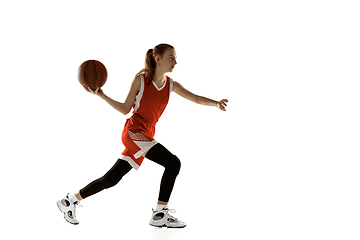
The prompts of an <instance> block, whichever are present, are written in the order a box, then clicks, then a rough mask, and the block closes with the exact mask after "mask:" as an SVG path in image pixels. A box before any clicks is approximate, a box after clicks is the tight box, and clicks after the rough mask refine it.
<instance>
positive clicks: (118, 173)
mask: <svg viewBox="0 0 360 240" xmlns="http://www.w3.org/2000/svg"><path fill="white" fill-rule="evenodd" d="M131 169H132V167H131V166H130V164H129V163H128V162H127V161H124V160H121V159H119V160H118V161H117V162H116V163H115V165H114V166H113V167H112V168H111V169H110V170H109V171H108V172H107V173H106V174H105V175H104V176H103V177H101V178H99V179H96V180H95V181H93V182H91V183H89V184H88V185H87V186H86V187H84V188H83V189H81V190H80V191H79V192H78V193H77V194H76V197H77V198H78V199H79V200H81V199H84V198H87V197H89V196H91V195H93V194H95V193H98V192H100V191H102V190H104V189H107V188H111V187H113V186H115V185H116V184H117V183H118V182H119V181H120V180H121V179H122V177H123V176H125V174H127V173H128V172H129V171H130V170H131ZM80 198H81V199H80Z"/></svg>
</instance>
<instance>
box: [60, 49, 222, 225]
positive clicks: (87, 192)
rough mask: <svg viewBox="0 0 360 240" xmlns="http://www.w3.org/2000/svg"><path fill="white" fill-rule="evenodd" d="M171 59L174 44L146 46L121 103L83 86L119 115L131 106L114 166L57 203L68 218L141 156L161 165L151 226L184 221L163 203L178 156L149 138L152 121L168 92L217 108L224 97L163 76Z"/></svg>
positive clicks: (73, 218)
mask: <svg viewBox="0 0 360 240" xmlns="http://www.w3.org/2000/svg"><path fill="white" fill-rule="evenodd" d="M176 64H177V62H176V52H175V49H174V47H172V46H171V45H168V44H159V45H157V46H156V47H155V48H154V49H149V50H148V51H147V53H146V59H145V68H144V69H142V70H141V71H140V72H139V73H138V74H137V75H136V76H135V78H134V80H133V82H132V85H131V88H130V92H129V94H128V96H127V98H126V100H125V102H124V103H121V102H117V101H115V100H113V99H111V98H109V97H108V96H106V95H105V94H104V93H103V91H102V90H101V89H96V90H95V91H92V90H91V89H90V88H89V89H86V90H87V91H89V92H91V93H93V94H95V95H97V96H99V97H100V98H102V99H103V100H105V101H106V102H107V103H108V104H110V105H111V106H112V107H113V108H115V109H116V110H118V111H119V112H121V113H122V114H124V115H126V114H128V113H129V112H130V110H131V109H132V108H134V112H133V115H132V116H131V117H130V118H129V119H127V121H126V123H125V127H124V130H123V133H122V141H123V144H124V145H125V150H124V151H123V153H122V155H121V156H120V159H119V160H118V161H117V162H116V163H115V165H114V166H113V167H112V168H111V169H110V170H109V171H108V172H107V173H106V174H105V175H104V176H103V177H101V178H99V179H97V180H95V181H93V182H91V183H89V184H88V185H87V186H85V187H84V188H82V189H81V190H80V191H79V192H77V193H75V194H68V195H67V196H66V197H65V198H63V199H61V200H59V201H58V202H57V205H58V207H59V209H60V210H61V211H62V212H63V213H64V217H65V219H66V220H67V221H68V222H69V223H72V224H79V221H78V220H77V219H76V215H75V211H76V205H78V204H79V203H80V201H81V200H83V199H85V198H87V197H89V196H91V195H93V194H95V193H98V192H100V191H102V190H104V189H107V188H110V187H113V186H115V185H116V184H117V183H118V182H119V181H120V180H121V179H122V177H123V176H124V175H125V174H126V173H128V172H129V171H130V170H131V169H132V168H135V169H136V170H137V169H138V168H139V167H140V166H141V163H142V162H143V160H144V158H145V157H146V158H147V159H149V160H151V161H153V162H156V163H158V164H160V165H162V166H163V167H164V168H165V171H164V173H163V176H162V179H161V184H160V193H159V198H158V204H157V206H156V209H155V210H153V214H152V217H151V219H150V225H152V226H156V227H168V228H182V227H185V226H186V225H185V223H183V222H181V221H179V220H177V219H176V218H174V217H173V216H171V215H170V214H169V211H171V210H169V208H168V202H169V199H170V195H171V192H172V190H173V187H174V183H175V179H176V177H177V175H178V173H179V171H180V165H181V164H180V160H179V159H178V158H177V157H176V156H175V155H173V154H172V153H171V152H170V151H168V150H167V149H166V148H165V147H164V146H163V145H161V144H160V143H159V142H157V141H156V140H155V139H154V134H155V125H156V123H157V121H158V120H159V118H160V116H161V114H162V113H163V111H164V110H165V107H166V105H167V103H168V100H169V97H170V93H171V92H175V93H177V94H179V95H180V96H182V97H184V98H186V99H188V100H190V101H192V102H195V103H198V104H202V105H207V106H215V107H218V108H219V109H220V110H222V111H225V107H226V106H227V105H226V102H228V100H226V99H223V100H221V101H214V100H211V99H208V98H205V97H200V96H197V95H195V94H193V93H191V92H189V91H188V90H186V89H185V88H184V87H183V86H182V85H180V84H179V83H177V82H175V81H173V80H172V79H171V78H169V77H168V76H166V75H165V74H166V73H168V72H172V71H173V69H174V67H175V65H176ZM134 103H135V104H134Z"/></svg>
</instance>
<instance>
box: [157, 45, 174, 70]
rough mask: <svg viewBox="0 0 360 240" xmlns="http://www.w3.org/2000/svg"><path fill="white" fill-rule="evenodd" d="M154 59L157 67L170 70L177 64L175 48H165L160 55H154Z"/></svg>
mask: <svg viewBox="0 0 360 240" xmlns="http://www.w3.org/2000/svg"><path fill="white" fill-rule="evenodd" d="M155 60H156V63H157V67H158V68H161V69H162V70H163V71H164V72H172V71H173V69H174V67H175V65H176V64H177V62H176V52H175V49H168V50H166V51H165V53H164V55H163V56H162V57H160V56H156V58H155Z"/></svg>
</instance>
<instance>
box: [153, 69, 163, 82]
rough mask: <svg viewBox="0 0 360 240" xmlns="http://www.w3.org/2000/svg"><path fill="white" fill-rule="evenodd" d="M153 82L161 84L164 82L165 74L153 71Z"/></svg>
mask: <svg viewBox="0 0 360 240" xmlns="http://www.w3.org/2000/svg"><path fill="white" fill-rule="evenodd" d="M153 81H154V82H155V83H156V84H158V85H159V84H161V83H163V82H164V81H165V73H162V72H158V71H155V75H154V78H153Z"/></svg>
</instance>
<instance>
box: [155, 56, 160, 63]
mask: <svg viewBox="0 0 360 240" xmlns="http://www.w3.org/2000/svg"><path fill="white" fill-rule="evenodd" d="M160 59H161V58H160V56H159V55H157V56H156V57H155V62H156V63H159V62H160Z"/></svg>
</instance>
